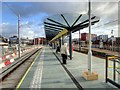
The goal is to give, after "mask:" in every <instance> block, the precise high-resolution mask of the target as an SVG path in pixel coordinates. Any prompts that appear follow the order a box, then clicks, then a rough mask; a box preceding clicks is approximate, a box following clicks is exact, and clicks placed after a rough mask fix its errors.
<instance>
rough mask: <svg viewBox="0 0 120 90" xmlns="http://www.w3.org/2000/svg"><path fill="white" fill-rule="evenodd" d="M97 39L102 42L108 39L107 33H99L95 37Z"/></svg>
mask: <svg viewBox="0 0 120 90" xmlns="http://www.w3.org/2000/svg"><path fill="white" fill-rule="evenodd" d="M97 40H102V41H103V42H106V41H107V40H108V35H99V36H98V37H97Z"/></svg>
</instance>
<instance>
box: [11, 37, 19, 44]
mask: <svg viewBox="0 0 120 90" xmlns="http://www.w3.org/2000/svg"><path fill="white" fill-rule="evenodd" d="M9 44H18V37H17V36H13V37H10V38H9Z"/></svg>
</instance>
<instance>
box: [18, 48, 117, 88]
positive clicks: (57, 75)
mask: <svg viewBox="0 0 120 90" xmlns="http://www.w3.org/2000/svg"><path fill="white" fill-rule="evenodd" d="M53 52H55V50H52V49H50V48H49V47H44V49H43V50H42V53H41V54H40V55H39V56H38V58H37V59H36V61H35V62H34V64H33V66H32V67H31V69H30V71H29V72H28V74H27V76H26V77H25V79H24V80H23V81H22V82H21V85H20V88H75V89H77V87H76V85H75V84H74V83H73V81H72V79H71V78H70V77H69V75H68V74H67V73H66V71H65V70H64V68H63V67H62V65H61V64H60V62H59V61H58V59H57V58H56V56H55V55H54V54H53ZM56 55H57V57H58V58H59V59H60V60H61V61H62V59H61V55H60V54H56ZM92 58H93V65H92V70H93V71H95V72H97V73H98V75H99V80H94V81H86V80H85V79H84V78H83V77H82V73H83V72H84V71H86V70H87V55H85V54H82V53H78V52H74V57H73V60H69V59H68V60H67V65H64V66H65V67H66V68H67V69H68V70H69V71H70V73H71V74H72V75H73V76H74V77H75V79H76V80H77V81H78V82H79V84H80V85H81V86H82V87H83V88H104V89H106V90H108V89H110V90H112V89H113V88H115V87H114V86H112V85H110V84H107V83H105V77H104V76H105V60H104V59H100V58H97V57H92Z"/></svg>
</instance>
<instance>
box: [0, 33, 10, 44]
mask: <svg viewBox="0 0 120 90" xmlns="http://www.w3.org/2000/svg"><path fill="white" fill-rule="evenodd" d="M0 42H4V43H8V39H7V38H5V37H3V36H2V35H0Z"/></svg>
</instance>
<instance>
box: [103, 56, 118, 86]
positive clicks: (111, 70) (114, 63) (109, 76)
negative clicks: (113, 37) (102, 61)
mask: <svg viewBox="0 0 120 90" xmlns="http://www.w3.org/2000/svg"><path fill="white" fill-rule="evenodd" d="M110 65H111V66H110ZM105 68H106V74H105V80H106V83H107V82H109V83H111V84H113V85H114V86H116V87H118V88H120V57H119V56H114V55H106V67H105Z"/></svg>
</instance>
